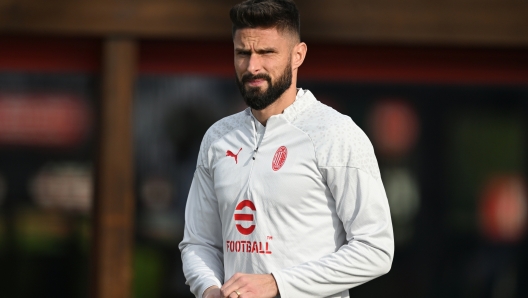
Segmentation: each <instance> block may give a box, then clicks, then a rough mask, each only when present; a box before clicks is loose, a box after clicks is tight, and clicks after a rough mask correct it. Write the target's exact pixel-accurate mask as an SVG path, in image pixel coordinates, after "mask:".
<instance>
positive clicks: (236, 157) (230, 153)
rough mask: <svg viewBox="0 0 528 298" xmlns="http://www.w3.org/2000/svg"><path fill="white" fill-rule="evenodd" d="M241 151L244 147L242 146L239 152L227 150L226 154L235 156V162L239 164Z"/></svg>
mask: <svg viewBox="0 0 528 298" xmlns="http://www.w3.org/2000/svg"><path fill="white" fill-rule="evenodd" d="M240 151H242V148H240V150H238V152H237V154H234V153H233V152H231V150H227V152H226V156H231V157H233V158H234V159H235V163H236V164H238V154H239V153H240Z"/></svg>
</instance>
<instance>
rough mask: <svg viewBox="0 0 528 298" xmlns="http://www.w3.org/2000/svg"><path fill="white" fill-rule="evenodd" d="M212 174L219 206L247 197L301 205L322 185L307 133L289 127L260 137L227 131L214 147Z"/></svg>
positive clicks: (267, 203)
mask: <svg viewBox="0 0 528 298" xmlns="http://www.w3.org/2000/svg"><path fill="white" fill-rule="evenodd" d="M213 150H214V157H215V158H214V162H213V165H212V174H213V181H214V190H215V194H216V197H217V200H218V204H219V207H220V210H232V209H233V208H234V207H235V206H236V205H237V204H238V203H240V202H241V201H244V200H250V201H252V202H254V203H255V204H257V205H264V207H266V208H267V207H269V206H270V205H271V206H272V207H284V208H288V207H290V206H301V205H302V204H303V200H305V199H306V198H307V197H310V194H311V193H312V194H313V192H315V191H321V189H324V182H323V179H322V177H321V173H320V171H319V169H318V167H317V163H316V159H315V151H314V147H313V144H312V142H311V140H310V138H309V137H308V136H307V135H306V134H304V133H303V132H301V131H299V130H298V129H296V128H294V127H292V126H283V127H281V128H280V129H275V130H273V129H269V130H268V131H266V133H265V134H264V136H263V137H262V138H261V139H259V138H258V136H255V135H251V134H244V133H243V132H241V133H239V134H232V135H230V136H228V137H226V138H224V139H222V140H220V141H219V142H217V143H216V144H215V145H214V147H213Z"/></svg>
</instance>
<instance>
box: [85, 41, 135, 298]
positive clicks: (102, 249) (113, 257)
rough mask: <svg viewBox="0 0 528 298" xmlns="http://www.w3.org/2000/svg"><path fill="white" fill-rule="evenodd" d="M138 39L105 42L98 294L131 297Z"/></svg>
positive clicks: (96, 297) (95, 252)
mask: <svg viewBox="0 0 528 298" xmlns="http://www.w3.org/2000/svg"><path fill="white" fill-rule="evenodd" d="M137 52H138V50H137V44H136V42H135V41H134V40H133V39H132V38H124V37H111V38H108V39H106V40H105V41H104V44H103V74H102V98H101V99H102V100H101V103H100V114H99V117H100V118H99V119H100V122H99V136H98V141H99V142H98V152H97V154H98V156H97V164H96V172H95V204H94V208H93V209H94V213H93V229H92V235H93V246H92V272H91V273H92V275H91V277H92V286H91V291H92V293H91V296H92V297H93V298H129V297H131V296H132V295H131V284H132V283H131V282H132V247H133V243H134V238H133V226H134V209H135V208H134V205H135V202H134V188H133V183H134V174H133V155H132V152H133V150H132V127H133V125H132V98H133V91H134V81H135V78H136V67H137Z"/></svg>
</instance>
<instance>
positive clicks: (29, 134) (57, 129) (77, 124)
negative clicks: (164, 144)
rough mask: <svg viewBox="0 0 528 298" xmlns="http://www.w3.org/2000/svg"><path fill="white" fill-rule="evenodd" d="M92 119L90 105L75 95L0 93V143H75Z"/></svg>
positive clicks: (84, 132)
mask: <svg viewBox="0 0 528 298" xmlns="http://www.w3.org/2000/svg"><path fill="white" fill-rule="evenodd" d="M91 120H92V113H91V109H90V107H89V106H88V105H87V103H86V102H85V101H84V100H83V99H81V98H80V97H78V96H75V95H72V94H43V93H34V94H31V93H19V94H13V93H11V94H2V93H0V145H15V146H20V145H21V146H37V147H54V148H57V147H71V146H75V145H78V144H80V143H81V142H82V141H84V140H85V139H86V137H87V134H88V132H89V130H90V128H91V123H92V121H91Z"/></svg>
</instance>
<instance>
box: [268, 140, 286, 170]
mask: <svg viewBox="0 0 528 298" xmlns="http://www.w3.org/2000/svg"><path fill="white" fill-rule="evenodd" d="M286 157H288V149H287V148H286V147H284V146H281V147H280V148H279V149H277V152H275V156H273V162H272V163H271V168H272V169H273V170H274V171H278V170H280V168H282V166H283V165H284V163H285V162H286Z"/></svg>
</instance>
